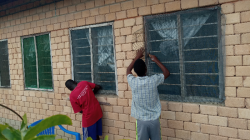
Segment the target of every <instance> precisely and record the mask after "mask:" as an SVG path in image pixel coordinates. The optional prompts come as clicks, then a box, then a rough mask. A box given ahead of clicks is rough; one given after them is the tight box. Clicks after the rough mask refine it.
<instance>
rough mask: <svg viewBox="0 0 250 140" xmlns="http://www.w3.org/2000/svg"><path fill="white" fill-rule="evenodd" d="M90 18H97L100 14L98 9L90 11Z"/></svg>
mask: <svg viewBox="0 0 250 140" xmlns="http://www.w3.org/2000/svg"><path fill="white" fill-rule="evenodd" d="M89 11H90V16H96V15H98V14H99V10H98V8H94V9H90V10H89Z"/></svg>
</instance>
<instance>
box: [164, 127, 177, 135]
mask: <svg viewBox="0 0 250 140" xmlns="http://www.w3.org/2000/svg"><path fill="white" fill-rule="evenodd" d="M161 133H162V135H163V136H169V137H175V130H174V129H170V128H161Z"/></svg>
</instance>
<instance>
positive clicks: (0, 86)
mask: <svg viewBox="0 0 250 140" xmlns="http://www.w3.org/2000/svg"><path fill="white" fill-rule="evenodd" d="M3 41H7V50H8V64H9V78H10V57H9V47H8V46H9V45H8V43H9V42H8V39H1V40H0V42H3ZM0 80H1V77H0ZM0 88H11V78H10V86H2V85H1V81H0Z"/></svg>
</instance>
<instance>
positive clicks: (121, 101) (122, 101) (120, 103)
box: [117, 99, 128, 107]
mask: <svg viewBox="0 0 250 140" xmlns="http://www.w3.org/2000/svg"><path fill="white" fill-rule="evenodd" d="M117 102H118V106H125V107H127V106H128V99H118V101H117Z"/></svg>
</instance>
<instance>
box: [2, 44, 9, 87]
mask: <svg viewBox="0 0 250 140" xmlns="http://www.w3.org/2000/svg"><path fill="white" fill-rule="evenodd" d="M0 87H3V88H4V87H10V72H9V54H8V41H7V40H0Z"/></svg>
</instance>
